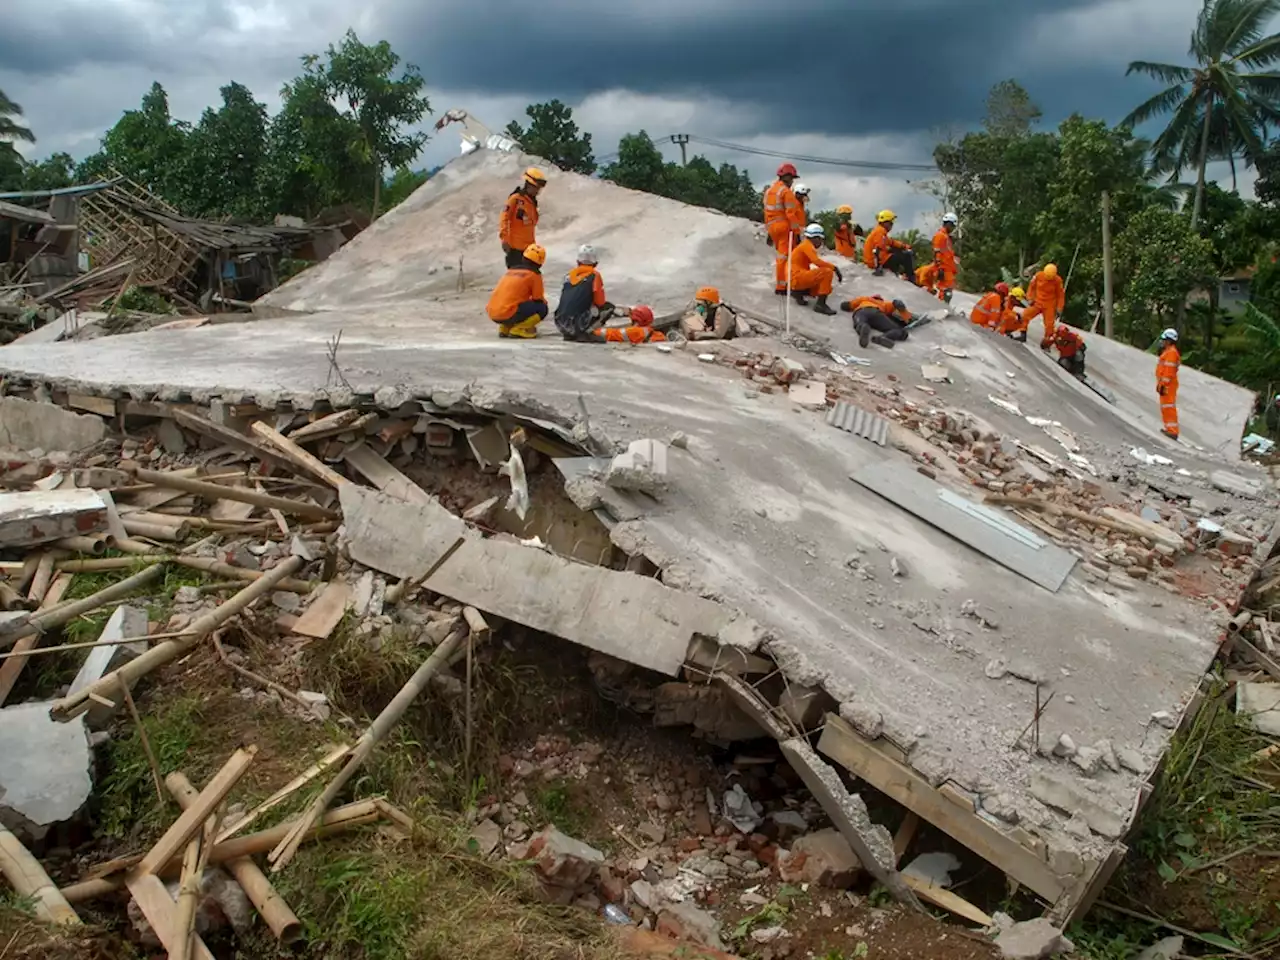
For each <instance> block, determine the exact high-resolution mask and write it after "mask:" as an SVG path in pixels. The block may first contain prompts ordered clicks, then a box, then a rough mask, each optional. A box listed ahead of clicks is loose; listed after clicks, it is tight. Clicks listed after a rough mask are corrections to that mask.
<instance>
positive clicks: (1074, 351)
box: [1053, 323, 1086, 377]
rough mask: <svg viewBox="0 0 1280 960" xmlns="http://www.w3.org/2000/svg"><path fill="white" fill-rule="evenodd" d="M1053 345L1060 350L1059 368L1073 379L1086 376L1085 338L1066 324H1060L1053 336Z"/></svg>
mask: <svg viewBox="0 0 1280 960" xmlns="http://www.w3.org/2000/svg"><path fill="white" fill-rule="evenodd" d="M1053 345H1054V346H1055V347H1057V348H1058V366H1060V367H1062V369H1063V370H1065V371H1067V373H1069V374H1071V375H1072V376H1073V377H1083V376H1084V354H1085V350H1086V347H1085V344H1084V337H1082V336H1080V334H1078V333H1076V332H1075V331H1074V330H1072V329H1071V328H1070V327H1069V326H1067V325H1066V324H1065V323H1060V324H1058V329H1057V330H1056V331H1054V334H1053Z"/></svg>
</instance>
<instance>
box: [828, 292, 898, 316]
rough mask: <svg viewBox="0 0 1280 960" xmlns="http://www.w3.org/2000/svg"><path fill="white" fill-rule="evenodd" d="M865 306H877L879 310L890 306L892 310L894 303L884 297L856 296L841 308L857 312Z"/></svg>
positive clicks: (849, 311)
mask: <svg viewBox="0 0 1280 960" xmlns="http://www.w3.org/2000/svg"><path fill="white" fill-rule="evenodd" d="M863 307H875V308H876V309H877V310H884V309H885V308H886V307H888V308H889V310H892V309H893V304H892V303H890V302H889V301H888V300H886V299H885V298H884V297H874V296H873V297H854V298H853V299H852V300H849V301H847V302H845V303H844V304H842V305H841V307H840V309H842V310H843V311H844V312H845V313H857V312H858V311H859V310H861V309H862V308H863ZM885 312H888V311H885Z"/></svg>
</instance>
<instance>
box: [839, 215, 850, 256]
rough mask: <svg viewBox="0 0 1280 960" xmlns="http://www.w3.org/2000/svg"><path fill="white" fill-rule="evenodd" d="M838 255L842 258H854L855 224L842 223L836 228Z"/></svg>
mask: <svg viewBox="0 0 1280 960" xmlns="http://www.w3.org/2000/svg"><path fill="white" fill-rule="evenodd" d="M836 253H838V254H840V256H842V257H853V255H854V247H853V224H851V223H841V224H840V225H839V226H837V227H836Z"/></svg>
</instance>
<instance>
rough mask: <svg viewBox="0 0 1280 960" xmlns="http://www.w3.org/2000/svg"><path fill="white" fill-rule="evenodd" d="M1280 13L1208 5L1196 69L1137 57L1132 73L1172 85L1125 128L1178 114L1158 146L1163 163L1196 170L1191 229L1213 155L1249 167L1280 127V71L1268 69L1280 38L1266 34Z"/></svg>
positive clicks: (1249, 2)
mask: <svg viewBox="0 0 1280 960" xmlns="http://www.w3.org/2000/svg"><path fill="white" fill-rule="evenodd" d="M1277 14H1280V0H1205V2H1204V8H1203V9H1202V10H1201V11H1200V17H1199V19H1198V21H1197V23H1196V29H1195V32H1194V33H1192V35H1191V50H1190V53H1191V56H1192V58H1194V60H1195V66H1194V67H1183V66H1178V65H1176V64H1170V63H1150V62H1148V61H1146V60H1135V61H1134V62H1133V63H1130V64H1129V69H1128V70H1127V71H1126V74H1125V75H1126V76H1128V75H1129V74H1132V73H1140V74H1144V75H1145V76H1148V77H1154V78H1155V79H1157V80H1159V81H1161V82H1162V83H1167V84H1169V87H1168V88H1167V89H1165V90H1163V91H1161V92H1160V93H1157V94H1156V95H1155V96H1154V97H1152V98H1151V99H1150V100H1148V101H1147V102H1146V103H1144V104H1142V105H1141V106H1139V107H1137V108H1136V109H1135V110H1134V111H1133V112H1132V113H1130V114H1129V116H1128V117H1126V118H1125V120H1124V124H1125V125H1127V126H1130V127H1135V126H1137V125H1139V124H1141V123H1145V122H1146V121H1147V120H1150V119H1151V118H1152V117H1156V116H1161V115H1163V114H1172V117H1171V118H1170V120H1169V125H1168V126H1166V127H1165V129H1164V131H1163V132H1162V133H1161V134H1160V135H1159V136H1158V137H1157V138H1156V139H1155V142H1154V143H1153V144H1152V154H1153V157H1154V160H1155V165H1156V166H1157V167H1159V168H1162V169H1165V170H1168V171H1172V172H1173V174H1174V175H1175V176H1176V175H1177V173H1178V172H1179V171H1181V170H1182V169H1183V168H1184V167H1189V166H1194V167H1195V170H1196V190H1195V201H1194V203H1193V205H1192V208H1191V226H1192V227H1193V228H1194V227H1196V226H1198V225H1199V223H1200V212H1201V209H1202V208H1203V206H1204V182H1205V165H1206V164H1207V163H1208V162H1209V159H1210V158H1211V157H1212V156H1215V155H1216V156H1226V157H1227V158H1229V159H1231V160H1232V172H1233V174H1234V171H1235V167H1234V162H1235V161H1234V158H1235V156H1236V153H1237V151H1239V152H1240V153H1242V154H1243V156H1244V159H1245V162H1246V164H1248V163H1252V162H1253V158H1254V157H1256V156H1257V155H1258V154H1260V153H1261V152H1262V151H1263V141H1264V140H1265V138H1266V134H1267V128H1268V127H1270V126H1280V73H1277V72H1276V71H1274V70H1264V69H1261V68H1264V67H1268V66H1270V65H1271V64H1273V63H1275V62H1276V61H1277V60H1280V33H1272V34H1269V35H1264V33H1263V31H1264V29H1265V28H1266V27H1267V26H1268V25H1269V24H1270V22H1271V20H1272V19H1273V18H1274V17H1275V16H1276V15H1277Z"/></svg>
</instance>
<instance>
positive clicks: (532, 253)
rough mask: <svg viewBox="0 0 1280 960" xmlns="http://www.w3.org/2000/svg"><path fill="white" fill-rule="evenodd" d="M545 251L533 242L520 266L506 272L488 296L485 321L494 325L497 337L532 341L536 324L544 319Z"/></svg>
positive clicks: (545, 314) (536, 327)
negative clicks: (543, 275) (543, 282)
mask: <svg viewBox="0 0 1280 960" xmlns="http://www.w3.org/2000/svg"><path fill="white" fill-rule="evenodd" d="M546 262H547V251H546V250H544V249H543V248H542V247H540V246H539V245H538V244H536V243H531V244H529V246H527V247H526V248H525V250H524V254H523V255H522V256H521V258H520V263H519V264H518V265H516V266H514V267H512V268H511V269H509V270H508V271H507V272H506V273H505V274H504V275H503V277H502V279H501V280H499V281H498V285H497V286H496V287H494V288H493V293H492V295H490V297H489V307H488V312H489V319H490V320H492V321H493V322H494V323H496V324H497V325H498V336H500V337H518V338H520V339H522V340H532V339H533V338H534V337H536V336H537V335H538V324H539V323H541V322H542V321H543V320H545V319H546V318H547V309H548V308H547V294H546V292H545V291H544V290H543V287H542V265H543V264H544V263H546Z"/></svg>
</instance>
